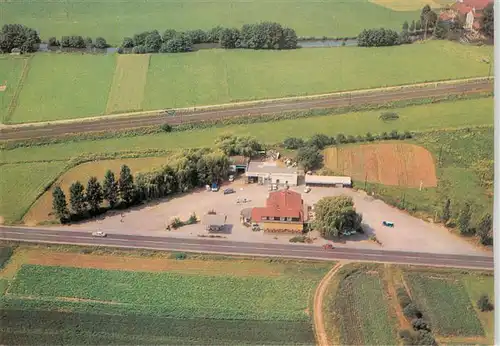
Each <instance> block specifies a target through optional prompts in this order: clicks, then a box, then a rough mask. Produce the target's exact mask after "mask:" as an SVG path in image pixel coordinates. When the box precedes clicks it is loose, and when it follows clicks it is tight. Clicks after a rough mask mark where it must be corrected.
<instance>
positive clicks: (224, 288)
mask: <svg viewBox="0 0 500 346" xmlns="http://www.w3.org/2000/svg"><path fill="white" fill-rule="evenodd" d="M49 256H50V254H49ZM42 257H43V255H42ZM138 260H139V259H138ZM141 260H143V261H145V262H147V261H148V259H144V258H142V259H141ZM28 261H29V259H28ZM187 261H189V260H187ZM261 262H262V261H261ZM251 263H252V262H251V261H248V263H247V264H249V265H250V266H251ZM211 264H212V265H217V262H212V263H211ZM263 265H264V263H263V264H262V265H261V264H258V265H257V266H256V268H265V267H266V266H268V267H269V269H271V267H273V268H274V269H273V270H275V269H278V271H280V272H281V274H280V276H279V277H259V276H253V277H244V276H243V277H238V276H227V275H222V276H219V275H218V276H206V275H203V274H202V275H201V276H200V275H196V276H195V275H190V274H188V273H184V274H180V273H175V272H158V273H151V272H149V273H148V272H133V271H132V272H130V271H129V272H123V271H105V270H98V269H77V268H65V267H49V266H33V265H23V266H22V267H21V269H20V270H19V271H18V273H17V275H16V276H15V278H14V279H13V281H12V283H11V285H10V288H9V290H8V293H7V295H6V296H4V297H2V298H1V305H2V318H3V321H2V323H0V330H1V331H2V333H3V335H4V340H11V341H10V342H22V343H34V342H35V340H37V338H40V339H38V340H49V338H52V339H51V340H52V342H54V341H53V340H57V341H58V342H64V343H70V342H73V343H74V342H75V341H76V340H78V343H80V344H81V343H84V344H95V343H100V342H104V341H106V342H112V343H142V344H143V343H161V344H179V343H181V344H185V343H190V344H207V343H217V344H242V345H247V344H248V345H252V344H283V342H286V343H287V344H311V343H313V342H314V335H313V332H312V325H311V321H310V319H309V317H308V316H307V314H306V312H305V310H306V307H307V305H308V302H309V300H310V297H311V294H312V293H313V291H314V286H315V285H316V284H317V283H318V282H319V281H320V280H321V277H322V275H324V274H325V273H326V272H327V271H328V270H329V269H330V265H329V264H328V265H327V264H325V263H318V264H316V265H315V264H313V263H303V264H302V263H287V264H283V265H281V264H278V266H277V267H275V265H274V264H265V265H264V266H263ZM223 266H224V263H223ZM55 272H57V273H58V274H55ZM54 274H55V275H54ZM192 274H195V273H194V272H193V273H192ZM75 280H76V281H75ZM68 282H70V283H71V284H70V285H68ZM82 284H83V286H82ZM103 285H104V289H103ZM256 286H257V289H255V287H256ZM180 287H182V289H180ZM145 291H147V292H148V294H146V295H145V294H144V292H145ZM24 294H28V295H29V297H30V298H29V299H24V297H23V295H24ZM284 295H286V298H285V296H284ZM82 297H83V298H82ZM84 297H94V298H98V299H97V300H92V298H84ZM285 299H286V300H287V302H288V304H283V301H284V300H285ZM148 302H149V303H148ZM21 307H22V308H21ZM20 308H21V309H20ZM20 310H23V311H20ZM20 321H26V322H29V323H30V328H29V329H26V328H23V327H21V325H20V324H19V322H20ZM3 322H5V323H3ZM77 326H78V328H77ZM42 331H44V332H42ZM39 342H40V341H38V343H39Z"/></svg>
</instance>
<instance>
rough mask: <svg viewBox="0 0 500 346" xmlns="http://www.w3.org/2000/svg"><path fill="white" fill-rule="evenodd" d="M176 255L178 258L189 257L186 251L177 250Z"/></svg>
mask: <svg viewBox="0 0 500 346" xmlns="http://www.w3.org/2000/svg"><path fill="white" fill-rule="evenodd" d="M174 257H175V259H176V260H184V259H186V258H187V254H186V253H185V252H176V253H175V254H174Z"/></svg>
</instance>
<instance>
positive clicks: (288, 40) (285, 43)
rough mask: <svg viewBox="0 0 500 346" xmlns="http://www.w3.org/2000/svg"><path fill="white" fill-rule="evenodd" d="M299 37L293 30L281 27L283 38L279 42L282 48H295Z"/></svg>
mask: <svg viewBox="0 0 500 346" xmlns="http://www.w3.org/2000/svg"><path fill="white" fill-rule="evenodd" d="M298 42H299V39H298V37H297V33H296V32H295V30H293V29H290V28H283V39H282V42H281V48H282V49H296V48H297V43H298Z"/></svg>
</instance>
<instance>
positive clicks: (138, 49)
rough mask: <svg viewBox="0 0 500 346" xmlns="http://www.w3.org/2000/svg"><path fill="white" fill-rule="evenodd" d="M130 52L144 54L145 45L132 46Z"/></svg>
mask: <svg viewBox="0 0 500 346" xmlns="http://www.w3.org/2000/svg"><path fill="white" fill-rule="evenodd" d="M132 53H134V54H146V47H145V46H144V45H139V46H134V48H132Z"/></svg>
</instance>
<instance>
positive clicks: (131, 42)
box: [122, 37, 134, 48]
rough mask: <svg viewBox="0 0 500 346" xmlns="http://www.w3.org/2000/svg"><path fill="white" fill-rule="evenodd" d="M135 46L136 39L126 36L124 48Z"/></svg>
mask: <svg viewBox="0 0 500 346" xmlns="http://www.w3.org/2000/svg"><path fill="white" fill-rule="evenodd" d="M133 46H134V40H132V38H131V37H125V38H124V39H123V43H122V47H123V48H132V47H133Z"/></svg>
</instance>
